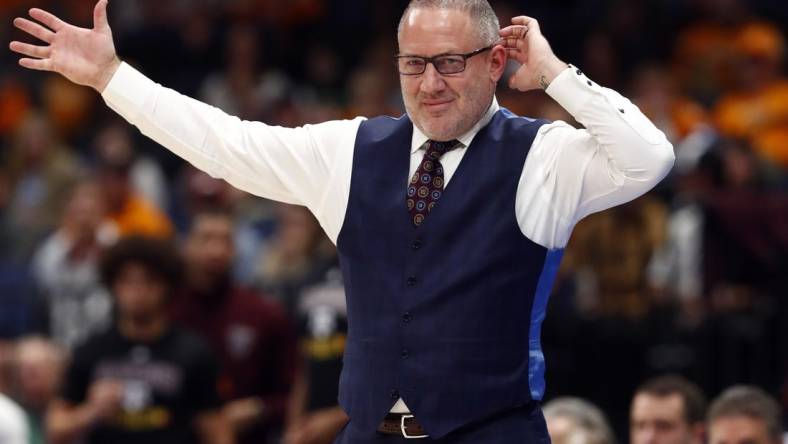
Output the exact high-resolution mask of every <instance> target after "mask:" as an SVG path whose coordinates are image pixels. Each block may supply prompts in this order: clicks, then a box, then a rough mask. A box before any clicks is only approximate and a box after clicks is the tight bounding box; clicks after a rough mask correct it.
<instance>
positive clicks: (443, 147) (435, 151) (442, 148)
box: [427, 140, 460, 159]
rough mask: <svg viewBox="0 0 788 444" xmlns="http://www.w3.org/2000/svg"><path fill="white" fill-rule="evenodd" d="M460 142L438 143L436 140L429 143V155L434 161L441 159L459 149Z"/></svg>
mask: <svg viewBox="0 0 788 444" xmlns="http://www.w3.org/2000/svg"><path fill="white" fill-rule="evenodd" d="M459 144H460V142H459V141H457V140H450V141H448V142H437V141H435V140H428V141H427V155H428V156H431V157H432V158H433V159H439V158H440V157H441V156H443V155H444V154H446V153H447V152H449V151H451V150H453V149H454V148H457V145H459Z"/></svg>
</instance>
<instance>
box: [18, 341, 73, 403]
mask: <svg viewBox="0 0 788 444" xmlns="http://www.w3.org/2000/svg"><path fill="white" fill-rule="evenodd" d="M63 358H64V356H63V352H62V351H61V350H60V349H58V348H57V346H55V345H54V344H51V343H49V342H47V341H45V340H43V339H27V340H23V341H21V342H20V343H19V345H18V346H17V349H16V361H15V369H16V383H17V389H18V390H19V394H20V396H21V398H22V399H21V400H22V402H23V403H24V404H25V406H26V407H28V408H31V409H33V410H36V411H39V412H40V411H42V410H43V409H45V408H46V407H47V405H48V404H49V402H50V401H51V400H52V399H53V398H54V397H55V396H56V395H57V394H58V390H59V387H60V381H61V378H62V372H63V364H64V359H63Z"/></svg>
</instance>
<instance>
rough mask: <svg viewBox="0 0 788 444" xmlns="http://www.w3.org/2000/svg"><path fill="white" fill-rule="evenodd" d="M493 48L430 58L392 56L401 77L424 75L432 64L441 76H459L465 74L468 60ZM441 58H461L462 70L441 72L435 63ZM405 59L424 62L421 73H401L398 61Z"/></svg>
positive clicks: (487, 47) (488, 47)
mask: <svg viewBox="0 0 788 444" xmlns="http://www.w3.org/2000/svg"><path fill="white" fill-rule="evenodd" d="M493 47H494V45H491V46H486V47H484V48H479V49H477V50H475V51H471V52H468V53H465V54H451V53H447V54H438V55H436V56H432V57H424V56H417V55H402V54H398V55H395V56H394V60H395V62H396V64H397V71H399V73H400V75H403V76H420V75H422V74H424V72H426V71H427V65H429V64H432V66H433V67H434V68H435V71H437V72H438V73H439V74H441V75H451V74H459V73H461V72H465V68H466V67H467V65H468V59H469V58H471V57H473V56H475V55H479V54H481V53H483V52H485V51H489V50H490V49H493ZM443 57H462V69H461V70H459V71H455V72H446V73H444V72H441V70H440V68H438V64H436V63H435V62H436V61H437V60H438V59H440V58H443ZM406 58H407V59H421V60H423V61H424V69H423V70H421V72H417V73H416V72H402V70H401V69H399V60H400V59H406Z"/></svg>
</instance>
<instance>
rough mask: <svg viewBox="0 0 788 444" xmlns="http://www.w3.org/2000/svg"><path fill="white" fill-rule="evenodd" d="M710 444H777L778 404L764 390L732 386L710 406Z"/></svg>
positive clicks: (779, 435) (780, 429) (779, 434)
mask: <svg viewBox="0 0 788 444" xmlns="http://www.w3.org/2000/svg"><path fill="white" fill-rule="evenodd" d="M708 427H709V444H780V443H781V442H782V439H783V438H782V434H783V426H782V423H781V419H780V407H779V406H778V405H777V401H775V400H774V399H772V398H771V397H770V396H769V395H767V394H766V392H764V391H763V390H761V389H759V388H756V387H751V386H743V385H739V386H734V387H731V388H729V389H727V390H725V391H724V392H722V394H720V395H719V396H718V397H717V398H716V399H715V400H714V401H713V402H712V403H711V407H710V408H709V416H708Z"/></svg>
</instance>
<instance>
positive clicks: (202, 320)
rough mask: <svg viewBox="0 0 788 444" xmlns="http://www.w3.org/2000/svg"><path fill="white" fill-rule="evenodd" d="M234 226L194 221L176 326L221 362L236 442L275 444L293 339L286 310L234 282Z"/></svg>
mask: <svg viewBox="0 0 788 444" xmlns="http://www.w3.org/2000/svg"><path fill="white" fill-rule="evenodd" d="M233 228H234V225H233V219H232V216H231V215H230V214H229V213H225V212H222V211H216V210H214V211H205V210H203V211H202V212H199V213H197V214H196V215H194V218H193V220H192V226H191V229H190V230H189V232H188V234H187V236H186V240H185V242H184V245H183V253H184V257H185V262H186V273H185V274H186V280H185V286H184V287H183V288H182V291H179V292H178V293H177V297H176V298H175V300H174V301H173V304H172V305H171V313H172V317H173V319H174V321H175V322H176V323H177V324H178V325H180V326H183V327H186V328H189V329H191V330H193V331H195V332H198V333H200V334H201V335H202V336H203V337H204V338H205V339H206V340H207V342H208V343H209V344H210V345H211V346H212V347H213V349H214V351H215V352H216V354H217V356H218V358H219V364H220V383H219V394H220V397H221V400H222V401H223V402H224V403H225V405H224V409H223V410H224V413H225V416H226V418H227V419H228V422H229V424H230V426H231V427H232V429H233V431H234V433H235V436H236V437H237V440H238V442H239V443H241V444H245V443H249V444H252V443H255V444H264V443H278V437H279V435H280V434H281V431H282V430H281V429H282V426H283V422H284V411H285V402H286V399H287V396H288V394H289V391H290V388H291V386H292V384H293V377H294V373H295V368H294V367H295V357H296V351H295V339H294V336H293V333H292V327H291V326H290V323H289V321H288V318H287V315H286V313H285V311H284V309H283V308H282V307H281V306H280V305H279V304H278V303H276V302H274V301H271V300H269V299H266V298H264V297H262V296H261V295H260V294H258V293H255V292H253V291H250V290H247V289H243V288H241V287H239V286H238V285H237V284H236V282H235V281H234V280H233V278H232V273H231V272H232V269H231V266H232V263H233V257H234V248H233Z"/></svg>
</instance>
